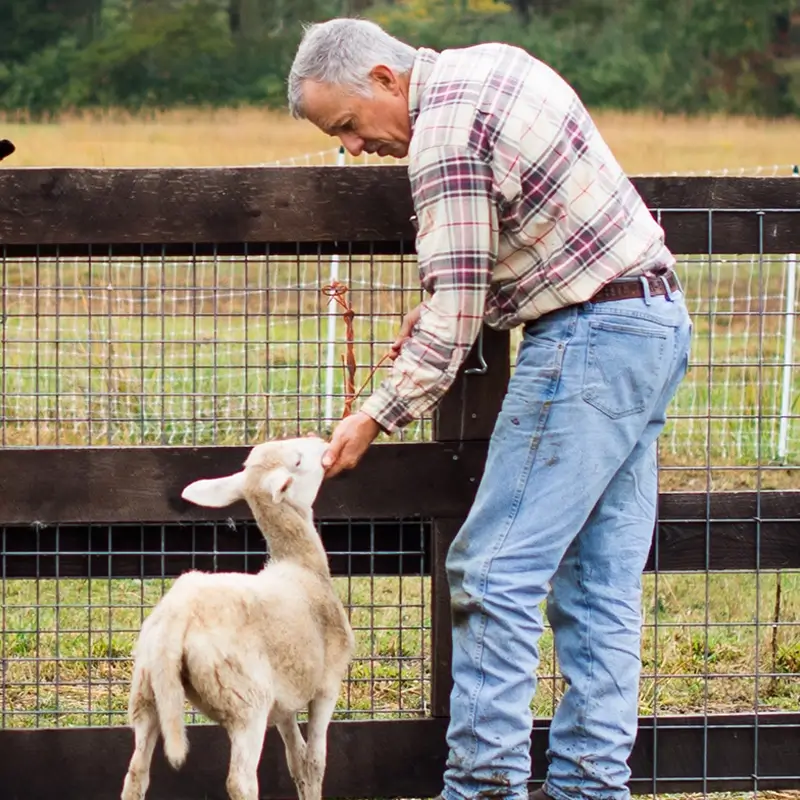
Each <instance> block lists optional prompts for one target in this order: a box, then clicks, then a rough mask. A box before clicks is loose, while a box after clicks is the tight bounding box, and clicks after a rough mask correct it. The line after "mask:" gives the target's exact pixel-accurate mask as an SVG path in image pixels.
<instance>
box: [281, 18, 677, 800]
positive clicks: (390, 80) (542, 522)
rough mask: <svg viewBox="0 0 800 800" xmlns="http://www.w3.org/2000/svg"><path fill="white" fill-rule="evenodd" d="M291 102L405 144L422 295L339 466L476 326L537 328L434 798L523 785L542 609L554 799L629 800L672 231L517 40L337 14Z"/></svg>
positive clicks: (456, 609)
mask: <svg viewBox="0 0 800 800" xmlns="http://www.w3.org/2000/svg"><path fill="white" fill-rule="evenodd" d="M289 105H290V109H291V111H292V113H293V114H294V116H295V117H297V118H307V119H309V120H310V121H311V122H313V123H314V124H315V125H317V126H318V127H319V128H321V129H322V130H323V131H326V132H328V133H329V134H331V135H332V136H338V137H339V138H340V139H341V141H342V143H343V144H344V146H345V147H346V148H347V149H348V150H349V151H350V152H351V153H352V154H353V155H358V154H359V153H361V152H362V151H366V152H376V153H379V154H380V155H382V156H385V155H392V156H396V157H404V156H406V155H408V157H409V165H408V173H409V179H410V182H411V190H412V195H413V200H414V206H415V211H416V216H417V220H418V235H417V241H416V245H417V255H418V263H419V271H420V278H421V281H422V285H423V287H424V288H425V289H426V290H427V292H428V293H429V294H430V297H429V299H427V300H426V301H425V302H424V303H422V304H421V306H419V307H418V308H417V309H415V310H414V311H413V312H412V313H410V314H409V315H408V316H407V317H406V319H405V320H404V323H403V326H402V329H401V331H400V335H399V337H398V340H397V342H396V343H395V348H394V349H395V352H394V356H395V359H394V363H393V366H392V370H391V373H390V375H389V376H388V377H387V378H386V380H384V381H383V383H382V384H381V386H380V387H379V388H378V389H377V390H376V391H375V393H374V394H373V395H372V396H371V397H369V398H368V399H367V400H366V401H365V402H364V404H363V405H362V406H361V408H360V409H359V411H358V412H357V413H355V414H353V415H352V416H350V417H348V418H346V419H344V420H343V421H342V422H340V423H339V425H338V426H337V428H336V429H335V431H334V433H333V436H332V438H331V443H330V448H329V451H328V454H327V456H326V459H327V462H326V463H327V465H328V475H330V476H333V475H335V474H337V473H339V472H340V471H341V470H342V469H349V468H352V467H354V466H355V465H356V464H357V463H358V461H359V459H360V458H361V456H362V455H363V454H364V452H365V450H366V449H367V448H368V447H369V445H370V443H371V442H372V441H373V440H374V439H375V437H376V436H377V434H378V433H379V432H380V431H381V430H384V431H386V432H388V433H393V432H395V431H397V430H398V429H399V428H401V427H402V426H404V425H406V424H408V423H409V422H410V421H411V420H412V419H414V418H416V417H418V416H419V415H420V414H422V413H424V412H426V411H428V410H429V409H431V408H433V407H434V406H435V405H436V403H437V402H438V401H439V400H440V398H441V397H442V395H443V394H444V392H445V391H446V390H447V389H448V387H449V386H450V385H451V383H452V381H453V379H454V377H455V375H456V372H457V370H458V368H459V366H460V365H461V363H462V362H463V360H464V358H465V357H466V355H467V354H468V352H469V350H470V347H471V346H472V344H473V342H474V341H475V339H476V338H477V334H478V332H479V330H480V327H481V324H482V323H483V322H484V321H486V322H487V323H488V324H489V325H492V326H494V327H496V328H500V329H509V328H511V327H513V326H518V325H524V326H525V327H524V338H523V341H522V344H521V346H520V351H519V354H518V357H517V364H516V369H515V371H514V374H513V376H512V378H511V381H510V384H509V387H508V391H507V394H506V397H505V399H504V404H503V408H502V411H501V413H500V415H499V417H498V420H497V423H496V427H495V429H494V432H493V435H492V439H491V442H490V446H489V452H488V457H487V462H486V466H485V472H484V475H483V477H482V480H481V483H480V486H479V489H478V492H477V496H476V498H475V502H474V504H473V507H472V509H471V512H470V514H469V517H468V519H467V520H466V522H465V524H464V526H463V528H462V530H461V531H460V532H459V534H458V536H457V537H456V539H455V541H454V542H453V545H452V548H451V550H450V552H449V554H448V558H447V575H448V580H449V584H450V591H451V605H452V612H453V665H452V671H453V681H454V686H453V691H452V694H451V698H450V702H451V708H450V724H449V729H448V734H447V740H448V745H449V756H448V761H447V769H446V772H445V776H444V789H443V793H442V794H443V796H444V798H446V800H456V799H457V798H475V797H489V796H492V797H494V796H505V797H514V798H521V797H525V796H526V795H527V788H526V782H527V780H528V778H529V775H530V733H531V724H532V718H531V712H530V705H531V700H532V697H533V694H534V690H535V686H536V677H535V674H536V669H537V666H538V642H539V637H540V634H541V632H542V620H541V614H540V611H539V606H540V603H541V602H542V601H543V600H544V599H545V598H546V599H547V614H548V618H549V620H550V622H551V625H552V627H553V630H554V635H555V646H556V652H557V655H558V659H559V664H560V667H561V670H562V672H563V675H564V677H565V679H566V683H567V686H568V689H567V691H566V692H565V694H564V696H563V698H562V699H561V702H560V703H559V706H558V708H557V710H556V713H555V716H554V719H553V722H552V727H551V731H550V748H549V751H548V761H549V766H548V772H547V776H546V780H545V783H544V786H543V792H544V793H545V794H544V796H549V797H552V798H554V799H555V800H577V798H579V797H588V798H597V800H600V798H602V799H603V800H626V798H628V797H629V791H628V789H627V781H628V778H629V777H630V773H629V770H628V767H627V759H628V756H629V755H630V751H631V747H632V745H633V742H634V739H635V735H636V723H637V700H638V683H639V675H640V604H641V573H642V570H643V568H644V565H645V561H646V559H647V556H648V553H649V550H650V546H651V538H652V533H653V527H654V520H655V511H656V499H657V477H656V449H655V443H656V438H657V436H658V434H659V433H660V431H661V430H662V427H663V425H664V423H665V412H666V408H667V406H668V404H669V402H670V400H671V398H672V397H673V395H674V393H675V391H676V389H677V387H678V385H679V383H680V381H681V380H682V378H683V375H684V373H685V371H686V368H687V363H688V352H689V346H690V336H691V325H690V321H689V317H688V314H687V310H686V306H685V303H684V299H683V294H682V292H681V290H680V286H679V283H678V281H677V278H676V276H675V274H674V272H673V271H672V267H673V264H674V258H673V257H672V255H671V254H670V252H669V251H668V250H667V248H666V247H665V245H664V237H663V231H662V230H661V228H660V227H659V226H658V225H657V224H656V222H655V221H654V219H653V217H652V215H651V214H650V213H649V212H648V210H647V209H646V207H645V206H644V204H643V203H642V200H641V198H640V197H639V196H638V194H637V193H636V191H635V190H634V188H633V186H632V184H631V183H630V182H629V180H628V179H627V178H626V176H625V175H624V173H623V171H622V169H621V168H620V166H619V164H618V163H617V161H616V160H615V159H614V157H613V155H612V153H611V152H610V150H609V149H608V147H607V146H606V144H605V142H604V141H603V139H602V137H601V136H600V134H599V133H598V131H597V129H596V128H595V126H594V124H593V122H592V120H591V119H590V117H589V115H588V113H587V112H586V110H585V109H584V107H583V106H582V104H581V102H580V100H579V99H578V97H577V96H576V95H575V93H574V92H573V91H572V90H571V88H570V87H569V86H568V85H567V84H566V83H565V82H564V81H563V80H562V79H561V78H560V77H559V76H558V75H557V74H556V73H554V72H553V71H552V70H551V69H550V68H548V67H547V66H546V65H544V64H543V63H541V62H539V61H538V60H536V59H534V58H532V57H531V56H530V55H528V54H526V53H524V52H523V51H521V50H519V49H516V48H513V47H510V46H507V45H503V44H483V45H477V46H474V47H469V48H465V49H456V50H447V51H444V52H442V53H437V52H434V51H432V50H430V49H426V48H419V49H414V48H412V47H410V46H408V45H407V44H405V43H403V42H400V41H398V40H396V39H394V38H392V37H390V36H389V35H387V34H386V33H385V32H384V31H383V30H381V29H380V28H379V27H378V26H376V25H374V24H372V23H369V22H366V21H363V20H353V19H338V20H331V21H329V22H326V23H323V24H319V25H313V26H310V27H309V28H308V29H307V30H306V32H305V35H304V38H303V41H302V43H301V44H300V47H299V49H298V52H297V55H296V57H295V61H294V64H293V66H292V70H291V74H290V76H289ZM548 587H549V589H550V594H549V595H548ZM534 794H535V795H536V796H538V797H539V798H542V797H543V794H542V790H539V791H538V792H536V793H534Z"/></svg>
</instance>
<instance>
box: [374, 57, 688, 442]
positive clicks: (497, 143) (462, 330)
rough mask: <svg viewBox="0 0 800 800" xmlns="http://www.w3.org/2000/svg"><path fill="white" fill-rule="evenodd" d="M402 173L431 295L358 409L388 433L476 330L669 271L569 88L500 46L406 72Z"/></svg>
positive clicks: (660, 242) (428, 398)
mask: <svg viewBox="0 0 800 800" xmlns="http://www.w3.org/2000/svg"><path fill="white" fill-rule="evenodd" d="M409 112H410V119H411V126H412V137H411V143H410V147H409V153H408V160H409V163H408V174H409V179H410V183H411V192H412V198H413V202H414V208H415V212H416V217H417V225H418V229H417V240H416V249H417V259H418V268H419V275H420V280H421V282H422V287H423V289H424V290H426V292H428V293H429V294H430V298H429V299H426V301H425V302H424V303H423V306H422V315H421V318H420V322H419V325H418V327H417V328H416V329H415V331H414V332H413V335H412V337H411V338H410V339H409V340H408V341H407V342H406V344H405V345H404V347H403V349H402V352H401V354H400V355H399V356H398V358H397V359H396V360H395V361H394V363H393V365H392V368H391V370H390V372H389V374H388V376H387V377H386V379H385V380H383V381H382V383H381V385H380V386H379V387H378V388H377V389H376V390H375V392H374V393H373V394H372V395H371V396H370V397H369V398H368V399H367V400H366V401H365V402H364V403H363V404H362V406H361V410H362V411H364V412H366V413H367V414H368V415H369V416H371V417H372V418H373V419H375V420H376V421H377V422H378V423H379V424H380V425H381V426H382V427H383V428H384V429H385V430H386V431H388V432H390V433H392V432H394V431H396V430H398V429H399V428H402V427H403V426H405V425H407V424H408V423H409V422H411V421H412V420H413V419H415V418H418V417H419V416H421V415H422V414H424V413H425V412H426V411H428V410H429V409H431V408H432V407H434V406H435V405H436V404H437V403H438V402H439V400H440V399H441V397H442V395H443V394H444V393H445V392H446V391H447V389H448V388H449V387H450V385H451V384H452V382H453V380H454V378H455V377H456V374H457V372H458V369H459V367H460V366H461V364H462V363H463V361H464V359H465V358H466V356H467V355H468V354H469V351H470V348H471V347H472V345H473V343H474V342H475V340H476V339H477V336H478V333H479V331H480V328H481V325H482V323H483V322H485V323H486V324H487V325H489V326H492V327H494V328H497V329H501V330H503V329H509V328H512V327H515V326H517V325H519V324H521V323H524V322H526V321H528V320H533V319H535V318H537V317H539V316H541V315H542V314H546V313H547V312H550V311H553V310H555V309H558V308H562V307H564V306H567V305H572V304H574V303H580V302H583V301H585V300H588V299H589V298H590V297H591V296H592V295H593V294H594V293H595V292H596V291H597V290H598V289H599V288H600V287H601V286H603V285H604V284H605V283H607V282H609V281H611V280H613V279H615V278H618V277H620V276H622V275H625V276H634V275H640V274H644V273H658V272H661V271H664V270H666V269H667V268H669V267H671V266H672V265H673V264H674V258H673V256H672V255H671V253H670V252H669V250H668V249H667V248H666V247H665V245H664V234H663V230H662V229H661V227H660V226H659V225H658V224H657V222H656V221H655V219H654V218H653V216H652V215H651V214H650V212H649V211H648V209H647V207H646V206H645V205H644V203H643V201H642V199H641V197H640V196H639V194H638V193H637V192H636V190H635V188H634V186H633V185H632V183H631V182H630V180H629V179H628V178H627V177H626V175H625V173H624V172H623V170H622V168H621V167H620V165H619V164H618V162H617V160H616V159H615V158H614V156H613V155H612V153H611V151H610V150H609V148H608V146H607V145H606V143H605V142H604V141H603V139H602V138H601V136H600V134H599V132H598V131H597V129H596V127H595V125H594V123H593V122H592V120H591V118H590V117H589V114H588V113H587V111H586V109H585V108H584V106H583V104H582V103H581V101H580V100H579V98H578V97H577V95H576V94H575V92H574V91H573V90H572V89H571V87H570V86H569V85H568V84H567V83H566V82H565V81H564V80H563V79H562V78H561V77H560V76H559V75H557V74H556V73H555V72H554V71H553V70H552V69H550V68H549V67H548V66H547V65H545V64H544V63H542V62H541V61H538V60H537V59H535V58H533V57H532V56H530V55H528V54H527V53H525V52H524V51H523V50H521V49H518V48H516V47H513V46H510V45H505V44H482V45H477V46H473V47H467V48H464V49H457V50H445V51H443V52H442V53H437V52H435V51H433V50H429V49H426V48H420V49H419V51H418V55H417V58H416V60H415V63H414V67H413V69H412V72H411V82H410V87H409Z"/></svg>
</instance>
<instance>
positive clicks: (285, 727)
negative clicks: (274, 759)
mask: <svg viewBox="0 0 800 800" xmlns="http://www.w3.org/2000/svg"><path fill="white" fill-rule="evenodd" d="M275 727H277V729H278V732H279V733H280V735H281V738H282V739H283V743H284V745H285V746H286V764H287V766H288V767H289V774H290V775H291V776H292V780H293V781H294V785H295V787H296V788H297V796H298V798H299V799H300V800H307V795H308V788H307V783H306V743H305V740H304V739H303V734H302V733H300V726H299V725H298V724H297V717H295V716H294V714H292V715H291V716H287V717H283V718H281V719H279V720H276V722H275Z"/></svg>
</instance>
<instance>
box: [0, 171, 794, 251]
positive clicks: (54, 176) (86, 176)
mask: <svg viewBox="0 0 800 800" xmlns="http://www.w3.org/2000/svg"><path fill="white" fill-rule="evenodd" d="M633 181H634V184H635V185H636V187H637V189H638V190H639V191H640V193H641V194H642V197H643V198H644V200H645V202H646V203H647V205H648V207H649V208H651V209H652V211H653V213H654V214H655V215H656V216H657V218H659V220H660V221H661V222H662V224H663V226H664V229H665V231H666V236H667V243H668V244H669V246H670V247H671V248H672V250H673V252H675V253H679V254H691V253H708V252H714V253H718V254H725V253H728V254H731V253H745V254H747V253H754V252H760V249H762V250H763V251H764V252H768V253H786V252H796V251H797V250H798V249H800V226H798V225H797V224H796V222H795V220H796V218H797V215H796V214H795V213H792V212H793V211H796V210H797V209H798V208H800V187H799V186H798V185H797V184H798V181H796V179H794V178H791V177H786V178H745V177H739V178H736V177H664V178H662V177H635V178H634V179H633ZM677 209H684V210H683V211H678V210H677ZM686 209H700V211H695V212H689V211H686ZM703 209H716V211H715V213H714V214H712V215H709V214H708V213H706V212H705V211H704V210H703ZM736 209H739V210H740V211H739V213H734V210H736ZM770 209H771V210H770ZM754 210H764V211H766V213H765V214H764V215H763V216H761V217H759V216H758V215H757V214H755V213H752V212H753V211H754ZM412 214H413V204H412V201H411V195H410V188H409V184H408V178H407V172H406V168H405V167H402V166H375V167H368V166H359V167H332V166H331V167H216V168H168V169H130V168H128V169H119V168H111V169H76V168H48V169H41V168H33V169H10V170H3V171H2V172H0V244H2V245H3V246H5V248H6V254H7V255H11V256H25V255H28V256H32V255H35V254H36V253H37V252H38V253H39V254H42V255H44V254H47V255H50V254H52V253H53V252H54V248H55V247H60V248H61V250H60V251H59V252H60V253H61V254H62V255H65V256H66V255H77V254H80V253H83V252H86V251H87V248H88V247H89V245H92V246H93V247H94V252H96V253H98V252H99V253H103V252H104V248H105V249H106V252H107V248H108V247H109V246H112V245H113V246H114V252H115V253H116V254H117V255H123V254H132V255H138V254H140V253H141V254H148V253H149V254H159V253H161V252H164V253H165V254H170V253H173V254H183V255H192V254H194V253H196V254H202V253H208V252H216V253H219V254H236V253H242V252H244V251H245V250H246V249H248V247H249V250H248V252H250V253H252V254H257V253H259V252H265V251H267V250H268V251H269V252H274V253H302V252H326V253H328V252H334V251H335V252H341V253H348V252H358V253H363V252H373V253H375V254H378V253H395V252H400V251H402V252H413V249H414V238H415V237H414V228H413V226H412V224H411V222H410V218H411V216H412ZM759 248H760V249H759Z"/></svg>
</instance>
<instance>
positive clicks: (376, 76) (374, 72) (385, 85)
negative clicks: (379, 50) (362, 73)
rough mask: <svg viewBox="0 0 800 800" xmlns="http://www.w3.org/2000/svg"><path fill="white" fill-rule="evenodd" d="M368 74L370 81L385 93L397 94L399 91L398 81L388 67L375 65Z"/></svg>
mask: <svg viewBox="0 0 800 800" xmlns="http://www.w3.org/2000/svg"><path fill="white" fill-rule="evenodd" d="M369 74H370V77H371V78H372V80H374V81H375V82H376V83H377V84H378V85H379V86H380V87H381V88H382V89H385V90H386V91H387V92H391V93H392V94H397V93H398V92H399V91H400V81H398V80H397V76H396V75H395V74H394V72H393V71H392V70H391V69H390V68H389V67H387V66H384V65H383V64H376V65H375V66H374V67H373V68H372V69H371V70H370V73H369Z"/></svg>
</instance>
